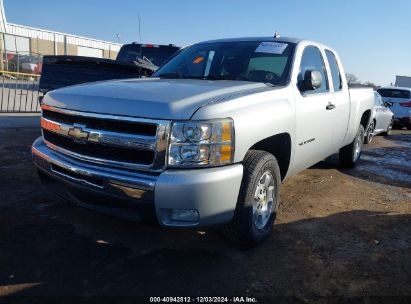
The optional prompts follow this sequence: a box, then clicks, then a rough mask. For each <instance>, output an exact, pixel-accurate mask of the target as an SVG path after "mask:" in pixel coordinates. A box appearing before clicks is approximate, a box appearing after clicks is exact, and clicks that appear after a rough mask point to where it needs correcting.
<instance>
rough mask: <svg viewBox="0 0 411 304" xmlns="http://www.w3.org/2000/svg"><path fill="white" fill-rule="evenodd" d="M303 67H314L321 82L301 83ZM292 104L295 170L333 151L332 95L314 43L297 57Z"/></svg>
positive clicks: (303, 77) (304, 69)
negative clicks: (310, 85)
mask: <svg viewBox="0 0 411 304" xmlns="http://www.w3.org/2000/svg"><path fill="white" fill-rule="evenodd" d="M307 71H318V72H320V74H321V78H322V83H321V86H320V87H319V88H317V89H315V90H307V89H305V88H304V87H303V86H302V85H301V84H302V83H303V82H304V79H305V78H306V74H307ZM294 96H295V107H296V146H295V154H294V166H295V169H296V171H297V172H298V171H300V170H303V169H304V168H307V167H309V166H311V165H313V164H315V163H317V162H319V161H321V160H322V159H324V158H326V157H327V156H329V155H330V154H332V153H333V152H334V148H335V147H334V144H333V143H332V142H331V140H330V139H331V136H332V132H333V130H332V128H333V125H332V119H331V115H330V113H331V112H332V110H330V105H331V107H332V105H333V104H334V95H333V93H332V92H331V91H330V84H329V81H328V76H327V72H326V68H325V64H324V60H323V56H322V54H321V52H320V50H319V48H317V47H316V46H311V45H310V46H307V47H306V48H305V49H304V51H303V54H302V57H301V64H300V67H299V72H298V76H297V85H296V86H295V87H294Z"/></svg>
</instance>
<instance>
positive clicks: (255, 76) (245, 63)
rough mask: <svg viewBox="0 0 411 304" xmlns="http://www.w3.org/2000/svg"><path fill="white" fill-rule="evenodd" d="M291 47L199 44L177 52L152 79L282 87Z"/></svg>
mask: <svg viewBox="0 0 411 304" xmlns="http://www.w3.org/2000/svg"><path fill="white" fill-rule="evenodd" d="M294 48H295V45H294V44H292V43H285V42H263V41H231V42H210V43H199V44H195V45H193V46H191V47H188V48H187V49H184V50H183V51H181V52H180V53H179V54H178V55H177V56H175V57H173V58H172V59H171V60H170V61H169V62H167V64H165V65H164V66H163V67H162V68H161V69H160V70H158V71H157V72H156V73H155V74H154V75H153V76H154V77H166V78H167V77H172V78H196V79H210V80H238V81H252V82H263V83H271V84H274V85H285V84H286V83H287V82H288V81H289V74H290V66H291V60H292V57H293V56H292V55H293V52H294Z"/></svg>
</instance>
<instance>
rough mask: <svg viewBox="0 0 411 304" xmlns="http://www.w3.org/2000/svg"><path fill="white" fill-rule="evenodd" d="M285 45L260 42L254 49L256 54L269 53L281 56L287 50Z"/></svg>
mask: <svg viewBox="0 0 411 304" xmlns="http://www.w3.org/2000/svg"><path fill="white" fill-rule="evenodd" d="M287 46H288V44H287V43H279V42H270V41H267V42H261V43H260V45H259V46H258V47H257V48H256V49H255V51H254V52H256V53H270V54H282V53H283V52H284V50H285V49H286V48H287Z"/></svg>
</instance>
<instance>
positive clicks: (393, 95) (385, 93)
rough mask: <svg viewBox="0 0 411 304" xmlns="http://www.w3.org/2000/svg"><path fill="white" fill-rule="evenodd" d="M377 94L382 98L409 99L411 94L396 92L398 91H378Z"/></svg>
mask: <svg viewBox="0 0 411 304" xmlns="http://www.w3.org/2000/svg"><path fill="white" fill-rule="evenodd" d="M377 92H378V93H380V95H381V96H382V97H391V98H406V99H410V98H411V92H410V91H407V90H398V89H379V90H377Z"/></svg>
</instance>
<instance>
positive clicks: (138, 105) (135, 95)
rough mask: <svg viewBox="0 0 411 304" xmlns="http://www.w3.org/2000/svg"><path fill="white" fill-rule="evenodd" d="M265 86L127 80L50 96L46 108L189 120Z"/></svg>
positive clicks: (152, 79) (249, 83)
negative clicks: (207, 107)
mask: <svg viewBox="0 0 411 304" xmlns="http://www.w3.org/2000/svg"><path fill="white" fill-rule="evenodd" d="M270 89H272V87H269V86H267V85H265V84H263V83H255V82H246V81H227V80H220V81H211V80H210V81H209V80H194V79H159V78H143V79H126V80H114V81H102V82H95V83H89V84H82V85H76V86H72V87H67V88H63V89H58V90H55V91H51V92H49V93H48V94H47V95H46V96H45V98H44V100H43V102H44V104H47V105H50V106H55V107H59V108H64V109H69V110H77V111H84V112H94V113H100V114H112V115H125V116H133V117H143V118H152V119H181V120H186V119H190V117H191V116H192V115H193V114H194V112H195V111H196V110H197V109H199V108H200V107H203V106H205V105H207V104H209V103H213V102H222V101H224V100H227V99H232V98H235V97H238V96H241V95H245V94H251V93H255V92H260V91H265V90H270Z"/></svg>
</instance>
